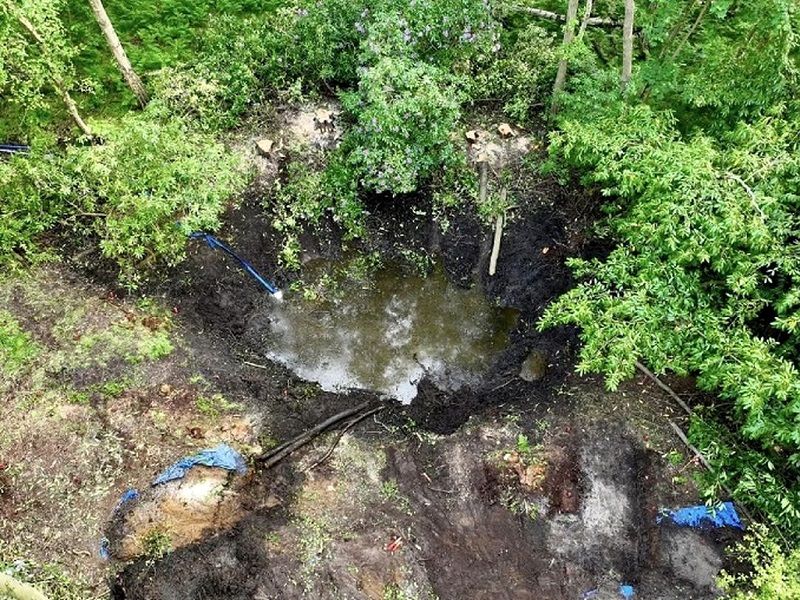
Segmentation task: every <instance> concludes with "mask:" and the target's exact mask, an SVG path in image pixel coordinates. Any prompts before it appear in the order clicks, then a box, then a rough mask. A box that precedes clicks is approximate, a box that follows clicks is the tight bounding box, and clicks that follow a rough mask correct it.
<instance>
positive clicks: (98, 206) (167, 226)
mask: <svg viewBox="0 0 800 600" xmlns="http://www.w3.org/2000/svg"><path fill="white" fill-rule="evenodd" d="M98 131H99V132H100V133H101V134H102V135H103V137H104V138H105V143H104V144H103V145H100V146H92V147H84V148H71V149H70V150H69V152H68V154H67V164H66V168H67V169H68V171H69V172H70V173H71V174H73V175H74V177H75V179H74V185H73V187H72V189H70V190H69V192H68V195H67V198H68V199H69V200H70V201H71V202H73V203H74V204H80V206H81V207H82V209H83V210H84V211H85V212H87V213H97V214H101V215H102V216H101V218H98V219H95V220H94V221H93V222H92V225H91V227H92V229H93V230H94V231H95V232H96V233H97V234H98V235H99V236H100V238H101V242H100V245H101V248H102V250H103V254H104V255H105V256H106V257H108V258H111V259H112V260H114V261H115V262H116V263H117V264H118V265H119V267H120V270H121V275H122V277H123V279H124V281H126V282H127V283H128V284H129V285H136V284H137V283H138V282H139V281H140V280H141V279H142V277H143V276H144V275H146V274H147V272H148V271H149V270H151V269H153V268H155V267H156V266H158V265H159V264H163V263H166V264H176V263H177V262H179V261H180V260H181V259H182V258H183V256H184V250H185V246H186V236H187V234H189V233H191V232H192V231H197V230H202V229H215V228H216V227H218V226H219V216H220V214H221V213H222V211H223V210H224V209H225V207H226V203H227V201H228V200H229V198H230V197H231V196H232V195H234V194H235V193H236V192H238V191H239V190H240V189H241V187H242V185H243V184H244V182H245V177H244V171H243V167H242V164H241V162H240V159H239V158H238V157H236V156H235V155H232V154H230V153H229V152H227V151H226V149H225V148H224V146H222V145H221V144H219V143H217V142H214V141H212V140H209V139H208V138H207V137H205V136H203V135H200V134H197V133H195V132H193V131H192V130H191V129H189V128H188V127H187V126H186V124H185V123H183V122H181V121H180V120H176V119H170V120H167V121H163V122H162V121H160V120H158V119H156V118H152V117H151V115H150V114H149V113H145V114H143V115H139V114H130V115H126V116H125V117H124V118H122V119H121V120H119V121H118V122H115V123H108V124H105V125H100V126H98Z"/></svg>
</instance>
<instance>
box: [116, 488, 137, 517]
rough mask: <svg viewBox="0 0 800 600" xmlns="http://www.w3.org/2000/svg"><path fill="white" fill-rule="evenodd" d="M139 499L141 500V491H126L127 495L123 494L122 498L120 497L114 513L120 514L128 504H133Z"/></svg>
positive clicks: (133, 489) (134, 489)
mask: <svg viewBox="0 0 800 600" xmlns="http://www.w3.org/2000/svg"><path fill="white" fill-rule="evenodd" d="M138 499H139V490H137V489H136V488H131V489H129V490H126V491H125V493H124V494H122V497H120V499H119V502H117V505H116V506H115V507H114V513H117V512H119V510H120V509H121V508H122V507H123V506H125V505H126V504H127V503H128V502H133V501H134V500H138Z"/></svg>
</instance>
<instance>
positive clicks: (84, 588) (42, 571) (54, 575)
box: [0, 541, 91, 600]
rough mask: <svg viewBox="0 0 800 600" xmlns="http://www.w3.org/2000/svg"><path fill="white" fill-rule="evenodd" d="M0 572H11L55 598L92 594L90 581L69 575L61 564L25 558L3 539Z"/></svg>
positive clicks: (80, 599) (78, 598) (73, 599)
mask: <svg viewBox="0 0 800 600" xmlns="http://www.w3.org/2000/svg"><path fill="white" fill-rule="evenodd" d="M0 572H6V573H9V574H10V575H11V576H12V577H14V578H15V579H17V580H18V581H22V582H25V583H28V584H31V585H33V586H35V587H36V589H38V590H39V591H41V592H42V593H43V594H46V595H47V597H49V598H53V599H54V600H85V599H86V598H87V597H90V595H91V592H90V589H91V586H90V584H89V582H88V581H83V580H81V579H73V578H71V577H69V576H67V575H66V574H65V573H64V570H63V567H61V566H59V565H56V564H39V563H36V562H34V561H32V560H26V559H23V558H21V557H20V556H19V554H18V553H15V552H12V550H11V549H10V548H9V547H8V546H6V544H5V543H3V542H2V541H0ZM0 597H4V596H0Z"/></svg>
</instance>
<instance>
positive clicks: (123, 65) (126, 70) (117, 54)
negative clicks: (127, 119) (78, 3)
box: [89, 0, 148, 108]
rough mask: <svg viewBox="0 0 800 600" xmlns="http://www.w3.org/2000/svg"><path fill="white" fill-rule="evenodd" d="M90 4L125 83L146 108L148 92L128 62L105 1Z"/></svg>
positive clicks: (92, 0)
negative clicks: (104, 3) (107, 11)
mask: <svg viewBox="0 0 800 600" xmlns="http://www.w3.org/2000/svg"><path fill="white" fill-rule="evenodd" d="M89 4H90V5H91V6H92V12H94V16H95V19H97V24H98V25H100V29H102V30H103V35H105V36H106V41H107V42H108V47H109V48H111V53H112V54H113V55H114V60H116V61H117V66H118V67H119V70H120V72H121V73H122V76H123V77H124V78H125V82H126V83H127V84H128V87H129V88H130V89H131V91H132V92H133V95H134V96H136V99H137V100H138V101H139V105H140V106H141V107H142V108H144V107H145V106H146V105H147V101H148V97H147V90H145V88H144V85H143V84H142V80H141V79H140V78H139V76H138V75H137V74H136V71H134V70H133V66H132V65H131V61H130V60H128V55H127V54H125V48H123V47H122V42H120V41H119V37H117V32H116V31H115V30H114V25H113V24H112V23H111V19H109V18H108V14H107V13H106V9H105V7H104V6H103V0H89Z"/></svg>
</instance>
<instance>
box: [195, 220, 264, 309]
mask: <svg viewBox="0 0 800 600" xmlns="http://www.w3.org/2000/svg"><path fill="white" fill-rule="evenodd" d="M189 239H192V240H204V241H205V243H206V244H208V247H209V248H211V249H219V250H222V251H223V252H224V253H225V254H227V255H228V256H230V257H231V258H233V259H234V260H235V261H236V262H238V263H239V264H240V265H241V266H242V268H243V269H244V270H245V271H246V272H247V274H248V275H250V276H251V277H252V278H253V279H255V280H256V281H257V282H258V283H260V284H261V286H262V287H263V288H264V289H265V290H267V291H268V292H269V293H270V294H272V295H274V296H278V297H280V291H279V290H278V288H277V287H275V286H274V285H273V284H272V283H270V282H269V281H268V280H267V279H265V278H264V277H262V276H261V274H260V273H259V272H258V271H256V269H255V267H253V265H251V264H250V263H249V262H247V261H246V260H245V259H243V258H242V257H241V256H239V255H238V254H236V253H235V252H234V251H233V250H231V249H230V248H229V247H228V246H226V245H225V244H223V243H222V242H220V241H219V240H218V239H217V238H215V237H214V236H213V235H211V234H210V233H206V232H204V231H195V232H194V233H192V234H191V235H189Z"/></svg>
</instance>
